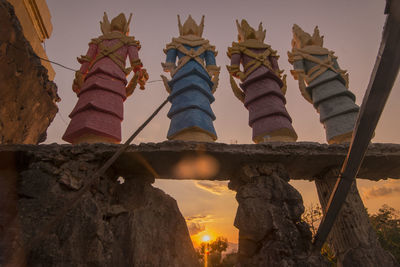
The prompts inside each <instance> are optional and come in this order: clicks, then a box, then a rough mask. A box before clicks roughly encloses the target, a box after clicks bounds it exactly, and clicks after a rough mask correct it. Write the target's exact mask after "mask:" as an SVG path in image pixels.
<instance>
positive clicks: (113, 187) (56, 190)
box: [17, 146, 198, 267]
mask: <svg viewBox="0 0 400 267" xmlns="http://www.w3.org/2000/svg"><path fill="white" fill-rule="evenodd" d="M53 148H54V149H55V150H54V153H53V154H52V153H47V152H46V151H40V150H37V151H35V152H34V153H32V154H31V156H30V158H29V159H28V162H25V164H26V165H25V166H27V168H24V170H23V171H21V170H20V176H19V179H18V184H17V193H18V207H19V216H20V222H21V225H22V234H23V237H24V241H25V242H24V243H25V244H29V243H30V241H31V240H32V238H34V237H36V236H37V235H38V234H40V233H38V231H39V229H41V228H42V227H43V225H44V224H45V223H47V222H48V221H49V220H51V219H53V218H54V215H55V214H57V211H58V210H60V209H61V208H62V207H64V206H65V205H68V203H70V202H69V201H70V200H71V199H72V198H74V197H75V196H76V194H77V193H78V192H79V190H80V189H81V188H82V187H83V186H84V184H85V183H86V182H87V181H88V179H89V178H90V177H91V175H92V174H93V173H94V171H95V170H97V169H98V168H99V167H100V166H101V163H102V162H104V160H105V155H104V154H102V153H101V152H100V153H96V152H93V153H91V152H90V151H89V150H87V149H85V148H82V147H72V146H70V147H69V148H70V149H69V150H61V149H58V150H57V148H60V147H59V146H53ZM124 179H125V182H124V183H123V184H120V183H118V182H117V176H116V175H115V172H114V171H113V170H110V171H109V172H108V173H107V174H106V175H105V176H104V177H102V178H101V179H100V181H99V182H98V183H97V184H95V185H93V186H92V188H91V190H90V191H88V192H86V193H85V194H84V195H83V197H82V199H81V200H80V201H79V202H78V204H77V205H76V207H75V208H73V209H72V210H71V211H70V212H68V213H67V214H66V215H65V216H64V217H62V218H61V220H60V221H59V222H58V223H57V224H56V227H55V229H54V230H52V231H50V233H49V234H47V235H44V236H43V238H42V239H41V241H40V242H39V243H36V245H35V246H33V247H32V249H31V250H30V251H26V255H27V266H60V267H61V266H117V267H118V266H121V267H124V266H197V265H198V260H197V258H196V254H195V251H194V248H193V245H192V243H191V240H190V237H189V232H188V230H187V226H186V223H185V220H184V218H183V216H182V215H181V213H180V211H179V209H178V207H177V203H176V201H175V200H174V199H173V198H171V197H170V196H168V195H167V194H165V193H164V192H162V191H161V190H160V189H157V188H154V187H152V186H151V182H152V180H148V179H143V178H141V177H139V176H128V175H126V176H124Z"/></svg>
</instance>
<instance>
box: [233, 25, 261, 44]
mask: <svg viewBox="0 0 400 267" xmlns="http://www.w3.org/2000/svg"><path fill="white" fill-rule="evenodd" d="M236 26H237V29H238V41H239V43H240V42H244V41H247V40H250V39H255V40H257V41H260V42H264V39H265V34H266V30H265V29H264V28H263V26H262V22H260V24H259V25H258V30H257V31H256V30H255V29H254V28H253V27H251V26H250V25H249V23H248V22H247V21H246V20H245V19H242V22H241V23H240V24H239V21H238V20H236Z"/></svg>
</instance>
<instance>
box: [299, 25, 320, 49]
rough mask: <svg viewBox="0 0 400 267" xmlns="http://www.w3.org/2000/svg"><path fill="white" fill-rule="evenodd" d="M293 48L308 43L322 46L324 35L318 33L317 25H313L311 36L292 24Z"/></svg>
mask: <svg viewBox="0 0 400 267" xmlns="http://www.w3.org/2000/svg"><path fill="white" fill-rule="evenodd" d="M292 30H293V39H292V47H293V48H302V47H305V46H309V45H315V46H320V47H322V46H323V44H324V36H321V35H320V34H319V29H318V26H315V28H314V33H313V36H311V35H310V34H308V33H306V32H305V31H303V29H302V28H300V26H298V25H297V24H294V25H293V28H292Z"/></svg>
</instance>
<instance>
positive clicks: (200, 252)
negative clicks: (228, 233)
mask: <svg viewBox="0 0 400 267" xmlns="http://www.w3.org/2000/svg"><path fill="white" fill-rule="evenodd" d="M227 248H228V239H226V238H225V237H222V236H219V237H217V238H216V239H215V240H214V241H212V242H210V243H208V244H207V243H204V242H203V243H201V244H200V247H199V248H198V249H197V251H196V252H197V256H198V257H199V260H200V263H201V264H204V260H205V257H204V256H205V254H208V257H207V258H208V266H210V267H230V266H233V265H234V264H235V262H236V259H235V256H233V255H234V254H236V253H232V255H231V254H228V255H230V256H229V259H226V257H225V258H224V259H222V252H224V251H226V249H227Z"/></svg>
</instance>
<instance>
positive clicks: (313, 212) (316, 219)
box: [302, 203, 337, 265]
mask: <svg viewBox="0 0 400 267" xmlns="http://www.w3.org/2000/svg"><path fill="white" fill-rule="evenodd" d="M322 216H323V214H322V209H321V206H319V205H318V204H314V203H311V204H310V206H308V207H306V208H305V210H304V213H303V215H302V220H303V221H304V222H306V223H307V224H308V225H309V226H310V231H311V234H312V236H313V237H314V236H315V235H316V234H317V231H318V227H319V224H320V223H321V220H322ZM321 255H322V256H324V257H325V258H326V259H327V260H328V261H329V262H330V263H332V264H333V265H336V262H337V260H336V255H335V252H334V250H333V248H332V245H330V243H329V241H328V242H325V243H324V245H323V246H322V248H321Z"/></svg>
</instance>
